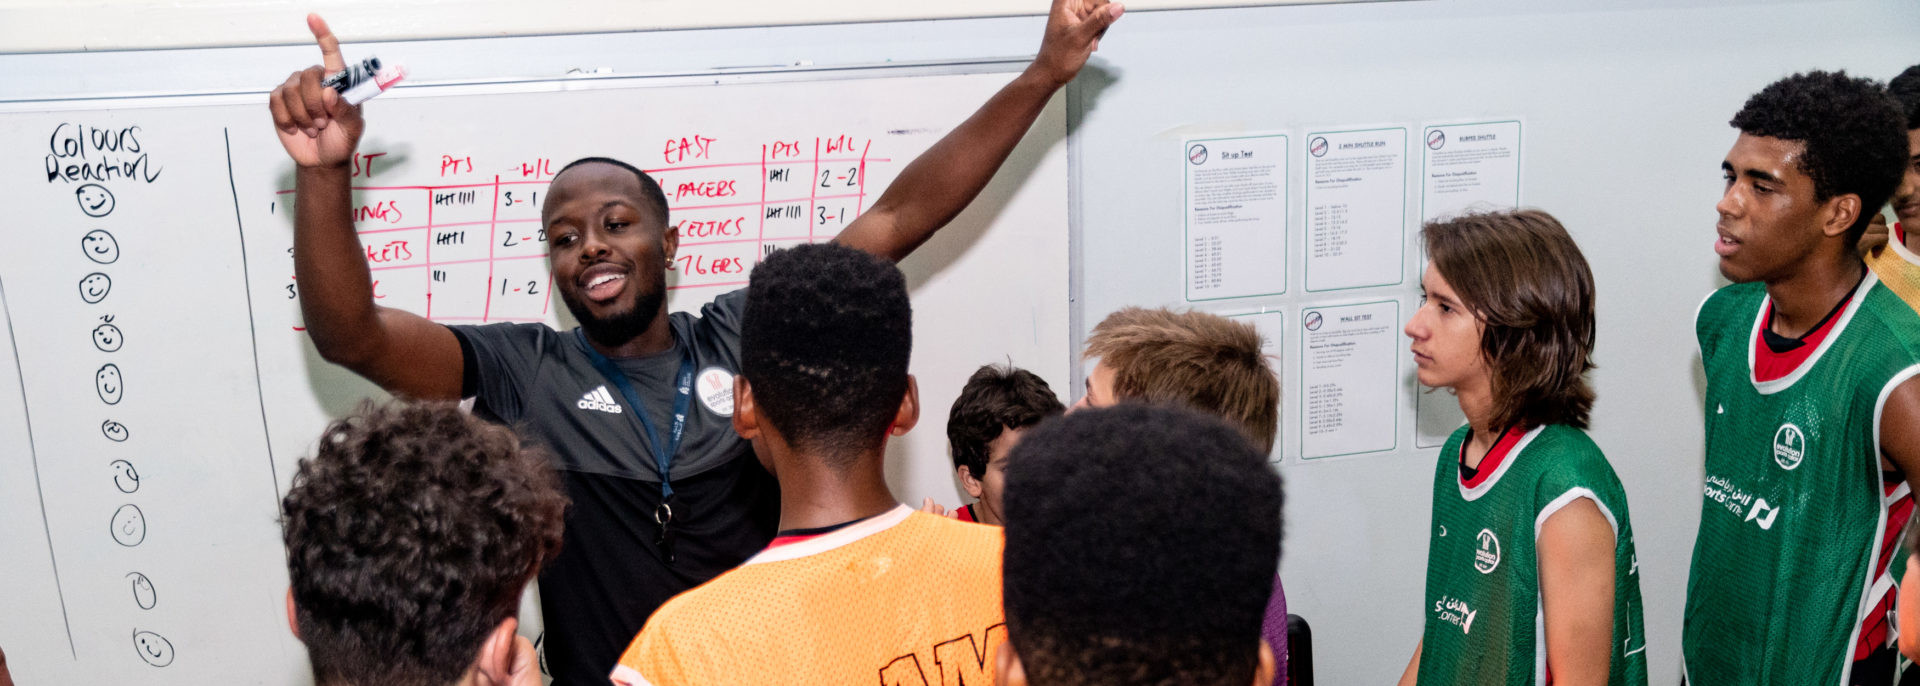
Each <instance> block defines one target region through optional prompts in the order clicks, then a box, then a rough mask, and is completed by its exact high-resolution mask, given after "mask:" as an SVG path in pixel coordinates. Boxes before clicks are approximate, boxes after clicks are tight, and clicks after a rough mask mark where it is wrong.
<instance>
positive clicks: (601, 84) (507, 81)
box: [0, 55, 1033, 112]
mask: <svg viewBox="0 0 1920 686" xmlns="http://www.w3.org/2000/svg"><path fill="white" fill-rule="evenodd" d="M1032 61H1033V56H1032V55H1012V56H1005V57H983V58H979V59H969V60H926V61H916V62H881V63H867V64H848V65H810V64H796V65H790V66H766V67H750V68H735V69H702V70H685V71H666V72H655V73H627V74H563V75H556V76H516V77H500V78H477V79H446V80H437V81H403V82H401V83H400V85H398V86H394V87H393V88H392V90H390V91H388V92H386V93H382V94H381V97H383V98H422V97H442V96H449V95H488V94H496V93H540V92H559V91H572V90H596V89H603V88H668V87H674V86H698V85H729V84H745V83H774V82H795V81H839V80H851V79H871V78H890V77H899V78H907V77H915V76H950V75H962V74H987V73H1002V72H1012V71H1018V70H1020V69H1022V68H1024V67H1025V66H1026V65H1027V64H1028V63H1030V62H1032ZM273 85H278V84H273ZM273 85H269V86H266V87H249V88H218V89H198V90H179V91H168V90H153V91H132V92H118V93H102V94H98V95H84V96H71V97H53V98H13V99H8V98H0V112H58V111H66V110H78V109H92V107H91V106H94V105H98V104H99V103H101V102H105V101H116V104H124V105H125V106H128V107H197V106H202V105H232V104H245V103H246V102H248V101H249V100H252V99H256V98H258V97H260V95H262V94H264V93H267V92H269V91H271V90H273Z"/></svg>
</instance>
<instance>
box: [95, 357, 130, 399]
mask: <svg viewBox="0 0 1920 686" xmlns="http://www.w3.org/2000/svg"><path fill="white" fill-rule="evenodd" d="M93 389H94V390H96V391H99V392H100V400H101V401H102V402H105V403H106V404H108V405H117V404H119V403H120V396H121V395H122V394H123V393H124V392H125V391H126V390H127V389H126V386H123V385H121V381H120V366H119V365H116V364H113V363H111V362H109V363H107V364H105V365H102V366H101V367H100V371H97V372H94V373H93Z"/></svg>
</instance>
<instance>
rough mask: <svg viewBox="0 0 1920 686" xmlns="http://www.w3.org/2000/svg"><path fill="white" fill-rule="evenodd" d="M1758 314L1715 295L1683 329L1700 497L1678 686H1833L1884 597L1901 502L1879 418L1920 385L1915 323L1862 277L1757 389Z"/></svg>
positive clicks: (1751, 292)
mask: <svg viewBox="0 0 1920 686" xmlns="http://www.w3.org/2000/svg"><path fill="white" fill-rule="evenodd" d="M1767 304H1768V299H1767V293H1766V289H1765V287H1764V286H1763V285H1762V284H1759V283H1750V284H1739V285H1734V286H1728V287H1726V288H1722V289H1720V290H1719V291H1717V292H1715V293H1714V294H1713V295H1711V296H1709V297H1708V298H1707V300H1706V302H1705V303H1702V304H1701V306H1700V314H1699V316H1698V318H1697V320H1696V322H1695V328H1696V329H1697V331H1698V334H1699V336H1700V358H1701V364H1702V365H1703V366H1704V367H1705V369H1706V377H1707V390H1706V408H1705V409H1706V483H1705V486H1704V488H1703V489H1702V493H1703V498H1702V500H1701V508H1700V532H1699V536H1698V538H1697V539H1695V541H1694V546H1693V570H1692V573H1691V574H1690V576H1689V578H1688V580H1687V605H1686V617H1685V624H1684V628H1683V630H1682V635H1681V652H1682V659H1683V661H1684V662H1683V666H1684V669H1685V670H1686V677H1687V683H1688V684H1690V685H1691V686H1721V685H1722V684H1727V685H1732V684H1739V685H1741V686H1750V685H1752V684H1790V685H1792V686H1803V685H1807V684H1815V685H1818V684H1836V685H1840V686H1844V685H1845V684H1847V683H1848V679H1849V677H1850V676H1851V674H1850V670H1851V669H1852V667H1853V661H1854V659H1855V653H1856V649H1861V648H1864V649H1873V648H1876V647H1877V646H1862V645H1861V644H1862V643H1864V642H1870V639H1871V637H1869V639H1868V640H1863V638H1862V635H1861V633H1860V632H1861V627H1862V624H1863V622H1868V620H1870V619H1871V620H1872V622H1871V624H1873V625H1874V627H1876V628H1875V630H1874V631H1875V633H1878V632H1880V631H1882V630H1881V629H1879V628H1878V627H1879V626H1880V624H1881V622H1880V621H1879V618H1878V617H1874V616H1873V615H1876V614H1877V613H1878V612H1881V611H1882V610H1879V609H1877V608H1883V607H1884V605H1883V601H1884V600H1886V593H1887V589H1888V588H1889V587H1890V585H1891V583H1892V581H1891V577H1890V576H1889V575H1888V574H1887V569H1886V567H1887V564H1886V560H1884V559H1882V556H1883V554H1885V553H1887V552H1888V551H1884V550H1883V549H1882V547H1883V545H1886V544H1887V542H1886V541H1884V540H1883V538H1882V537H1883V536H1884V535H1885V532H1886V531H1887V529H1886V527H1887V525H1888V524H1889V522H1888V521H1887V507H1888V506H1889V505H1890V504H1893V503H1894V502H1897V501H1899V500H1901V499H1904V498H1905V497H1906V495H1907V494H1906V489H1905V488H1904V487H1903V486H1902V485H1901V484H1897V483H1883V481H1882V479H1883V477H1882V473H1881V468H1880V449H1879V427H1880V410H1881V407H1882V406H1883V404H1884V403H1885V402H1886V398H1887V393H1888V392H1890V391H1891V390H1892V389H1893V388H1894V387H1896V386H1898V385H1899V384H1900V383H1902V382H1904V381H1905V380H1906V379H1908V378H1910V377H1912V376H1913V375H1914V374H1916V373H1920V317H1916V315H1915V314H1914V311H1913V309H1912V308H1910V307H1908V306H1907V304H1906V303H1904V302H1902V301H1901V300H1900V299H1899V298H1898V297H1897V296H1896V295H1894V294H1893V293H1892V292H1891V291H1889V290H1887V288H1886V287H1885V286H1884V285H1882V284H1880V283H1879V281H1878V279H1876V278H1875V277H1874V275H1873V274H1872V273H1871V272H1869V273H1868V274H1867V275H1866V277H1865V280H1864V281H1862V282H1861V284H1860V287H1859V288H1858V290H1856V291H1855V294H1854V297H1853V299H1852V300H1851V301H1849V302H1848V304H1847V305H1846V307H1845V308H1843V309H1841V310H1840V312H1839V313H1838V314H1836V315H1835V319H1834V320H1833V323H1832V325H1831V326H1832V328H1831V329H1830V330H1829V331H1828V333H1827V334H1826V337H1825V339H1823V340H1822V341H1821V342H1820V343H1819V345H1818V346H1817V347H1816V348H1815V349H1814V351H1813V352H1812V353H1811V356H1810V357H1808V358H1807V359H1806V360H1805V361H1803V362H1801V363H1800V364H1799V366H1798V367H1797V368H1796V369H1795V370H1794V371H1793V372H1792V373H1791V374H1789V375H1788V376H1786V377H1783V378H1780V379H1777V380H1773V381H1758V380H1756V377H1755V375H1754V371H1753V370H1754V360H1755V357H1756V351H1755V345H1756V342H1757V340H1758V337H1759V336H1760V332H1761V329H1760V327H1761V326H1764V325H1765V322H1766V312H1767V310H1768V307H1767ZM1893 544H1894V545H1897V542H1894V543H1893ZM1884 631H1885V637H1884V640H1886V641H1891V640H1892V639H1893V638H1894V636H1893V634H1892V631H1891V630H1890V629H1889V630H1884Z"/></svg>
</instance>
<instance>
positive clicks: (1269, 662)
mask: <svg viewBox="0 0 1920 686" xmlns="http://www.w3.org/2000/svg"><path fill="white" fill-rule="evenodd" d="M1273 670H1274V665H1273V646H1270V645H1267V639H1264V638H1263V639H1260V668H1259V669H1257V670H1254V673H1253V686H1267V685H1268V684H1271V683H1273Z"/></svg>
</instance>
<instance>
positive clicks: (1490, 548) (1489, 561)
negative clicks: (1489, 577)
mask: <svg viewBox="0 0 1920 686" xmlns="http://www.w3.org/2000/svg"><path fill="white" fill-rule="evenodd" d="M1474 540H1475V541H1477V542H1478V543H1479V546H1480V547H1479V549H1478V550H1475V551H1473V568H1474V569H1478V570H1480V573H1481V574H1492V573H1493V570H1495V569H1498V568H1499V567H1500V539H1499V537H1497V536H1494V535H1493V530H1492V529H1481V530H1480V533H1479V534H1478V535H1475V536H1474Z"/></svg>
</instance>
